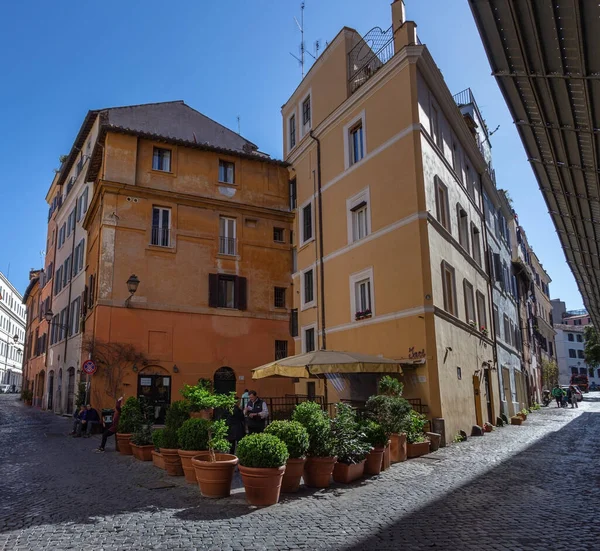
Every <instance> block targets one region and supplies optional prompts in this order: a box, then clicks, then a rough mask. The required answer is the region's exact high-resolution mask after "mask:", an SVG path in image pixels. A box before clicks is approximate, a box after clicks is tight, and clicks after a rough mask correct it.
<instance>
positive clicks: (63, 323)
mask: <svg viewBox="0 0 600 551" xmlns="http://www.w3.org/2000/svg"><path fill="white" fill-rule="evenodd" d="M68 317H69V316H68V315H67V309H66V308H63V309H62V310H61V312H60V324H59V335H60V336H59V338H58V340H59V341H62V340H63V339H64V338H65V337H66V336H67V321H68Z"/></svg>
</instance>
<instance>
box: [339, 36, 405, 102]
mask: <svg viewBox="0 0 600 551" xmlns="http://www.w3.org/2000/svg"><path fill="white" fill-rule="evenodd" d="M393 56H394V31H393V28H392V27H390V28H389V29H387V30H386V31H384V30H383V29H381V27H375V28H374V29H371V30H370V31H369V32H368V33H367V34H366V35H365V36H364V37H362V38H361V39H360V41H359V42H358V44H356V46H354V47H353V48H352V49H351V50H350V52H349V53H348V84H349V87H350V94H354V92H356V91H357V90H358V89H359V88H360V87H361V86H362V85H363V84H364V83H365V82H367V80H369V79H370V78H371V77H372V76H373V75H374V74H375V73H376V72H377V71H378V70H379V69H381V67H383V66H384V65H385V64H386V63H387V62H388V61H389V60H390V59H392V57H393Z"/></svg>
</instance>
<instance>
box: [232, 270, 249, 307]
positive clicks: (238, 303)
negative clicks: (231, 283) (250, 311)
mask: <svg viewBox="0 0 600 551" xmlns="http://www.w3.org/2000/svg"><path fill="white" fill-rule="evenodd" d="M234 292H235V297H234V301H235V302H234V304H235V307H236V308H237V309H238V310H246V307H247V293H246V278H245V277H236V278H235V291H234Z"/></svg>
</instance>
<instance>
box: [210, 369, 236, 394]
mask: <svg viewBox="0 0 600 551" xmlns="http://www.w3.org/2000/svg"><path fill="white" fill-rule="evenodd" d="M235 384H236V377H235V371H234V370H233V369H231V367H226V366H224V367H220V368H219V369H217V370H216V371H215V375H214V378H213V388H214V391H215V393H216V394H229V393H230V392H235Z"/></svg>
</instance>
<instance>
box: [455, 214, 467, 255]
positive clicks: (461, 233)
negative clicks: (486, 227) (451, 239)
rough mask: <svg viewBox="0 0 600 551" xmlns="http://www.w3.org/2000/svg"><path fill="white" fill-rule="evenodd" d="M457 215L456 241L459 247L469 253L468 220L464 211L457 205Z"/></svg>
mask: <svg viewBox="0 0 600 551" xmlns="http://www.w3.org/2000/svg"><path fill="white" fill-rule="evenodd" d="M456 208H457V214H458V241H459V243H460V246H461V247H462V248H463V249H464V250H465V251H467V252H469V219H468V217H467V213H466V211H465V210H464V209H463V208H462V207H461V206H460V205H457V207H456Z"/></svg>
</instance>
